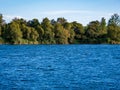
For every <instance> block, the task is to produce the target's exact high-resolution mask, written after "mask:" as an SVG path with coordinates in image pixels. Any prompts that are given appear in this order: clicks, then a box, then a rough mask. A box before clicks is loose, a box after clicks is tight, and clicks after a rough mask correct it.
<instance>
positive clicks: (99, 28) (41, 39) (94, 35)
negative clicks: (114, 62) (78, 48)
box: [0, 14, 120, 44]
mask: <svg viewBox="0 0 120 90" xmlns="http://www.w3.org/2000/svg"><path fill="white" fill-rule="evenodd" d="M81 43H82V44H102V43H108V44H120V17H119V15H118V14H114V15H112V16H111V18H110V19H109V21H108V23H106V19H105V18H102V19H101V21H97V20H96V21H91V22H90V23H89V24H88V25H87V26H83V25H82V24H80V23H78V22H76V21H74V22H71V23H70V22H67V20H66V19H64V18H58V19H57V20H56V21H55V20H54V19H53V20H49V19H48V18H44V19H43V21H42V22H41V23H40V22H39V21H38V19H33V20H29V21H26V20H25V19H22V18H21V19H18V18H15V19H13V20H12V21H11V22H10V23H6V22H5V21H4V20H3V16H2V14H0V44H81Z"/></svg>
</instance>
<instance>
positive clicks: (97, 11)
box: [0, 0, 120, 25]
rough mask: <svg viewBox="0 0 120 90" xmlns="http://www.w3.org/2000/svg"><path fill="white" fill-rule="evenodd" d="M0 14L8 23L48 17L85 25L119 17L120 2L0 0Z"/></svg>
mask: <svg viewBox="0 0 120 90" xmlns="http://www.w3.org/2000/svg"><path fill="white" fill-rule="evenodd" d="M0 13H1V14H3V16H4V19H5V20H6V21H7V22H9V21H10V20H12V19H13V18H15V17H18V18H24V19H26V20H31V19H33V18H37V19H39V21H40V22H41V21H42V19H43V18H45V17H48V18H49V19H50V20H51V19H55V20H56V19H57V18H58V17H64V18H65V19H67V21H69V22H72V21H77V22H79V23H82V24H83V25H87V24H88V23H89V22H90V21H94V20H99V21H100V20H101V18H102V17H105V18H106V21H107V20H108V19H109V18H110V17H111V15H113V14H114V13H117V14H119V15H120V0H0Z"/></svg>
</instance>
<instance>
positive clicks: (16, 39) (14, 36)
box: [6, 22, 22, 44]
mask: <svg viewBox="0 0 120 90" xmlns="http://www.w3.org/2000/svg"><path fill="white" fill-rule="evenodd" d="M21 38H22V32H21V30H20V27H19V24H17V23H16V22H11V23H10V24H8V28H7V31H6V39H7V40H8V42H10V43H11V44H21V41H20V39H21Z"/></svg>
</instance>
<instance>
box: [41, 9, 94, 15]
mask: <svg viewBox="0 0 120 90" xmlns="http://www.w3.org/2000/svg"><path fill="white" fill-rule="evenodd" d="M83 13H84V14H88V13H93V12H92V11H87V10H59V11H46V12H41V14H45V15H63V14H83Z"/></svg>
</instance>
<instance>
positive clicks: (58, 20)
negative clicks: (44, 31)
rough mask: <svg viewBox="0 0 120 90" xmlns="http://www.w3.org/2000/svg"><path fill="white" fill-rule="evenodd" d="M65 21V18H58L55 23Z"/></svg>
mask: <svg viewBox="0 0 120 90" xmlns="http://www.w3.org/2000/svg"><path fill="white" fill-rule="evenodd" d="M66 22H67V20H66V19H65V18H58V19H57V23H60V24H64V23H66Z"/></svg>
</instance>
